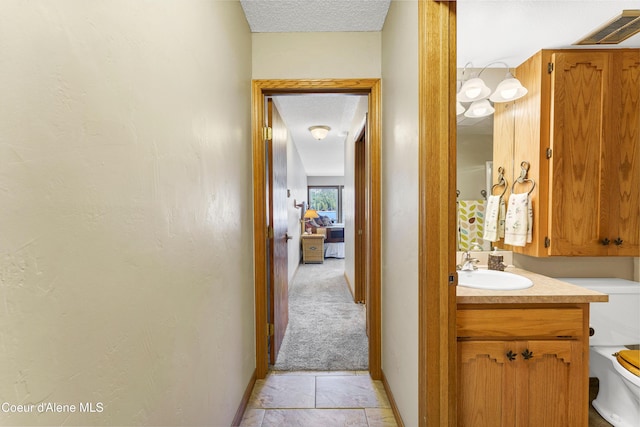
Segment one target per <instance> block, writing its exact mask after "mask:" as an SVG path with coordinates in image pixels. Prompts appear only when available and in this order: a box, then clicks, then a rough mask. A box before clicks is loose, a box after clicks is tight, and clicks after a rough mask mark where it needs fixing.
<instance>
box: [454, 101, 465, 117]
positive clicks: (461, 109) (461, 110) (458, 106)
mask: <svg viewBox="0 0 640 427" xmlns="http://www.w3.org/2000/svg"><path fill="white" fill-rule="evenodd" d="M464 110H465V108H464V106H463V105H462V104H460V101H457V102H456V116H459V115H460V114H462V113H464Z"/></svg>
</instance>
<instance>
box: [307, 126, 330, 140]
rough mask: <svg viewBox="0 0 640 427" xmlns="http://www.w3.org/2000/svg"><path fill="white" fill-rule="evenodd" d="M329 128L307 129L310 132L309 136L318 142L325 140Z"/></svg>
mask: <svg viewBox="0 0 640 427" xmlns="http://www.w3.org/2000/svg"><path fill="white" fill-rule="evenodd" d="M330 130H331V128H330V127H329V126H311V127H310V128H309V132H311V136H313V137H314V138H315V139H317V140H318V141H320V140H321V139H325V138H326V137H327V134H328V133H329V131H330Z"/></svg>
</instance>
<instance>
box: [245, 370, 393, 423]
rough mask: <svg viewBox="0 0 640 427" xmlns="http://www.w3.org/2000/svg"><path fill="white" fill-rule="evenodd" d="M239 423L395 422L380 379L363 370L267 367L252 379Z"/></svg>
mask: <svg viewBox="0 0 640 427" xmlns="http://www.w3.org/2000/svg"><path fill="white" fill-rule="evenodd" d="M240 426H241V427H270V426H278V427H293V426H301V427H302V426H304V427H316V426H317V427H339V426H350V427H351V426H353V427H396V426H397V424H396V422H395V419H394V417H393V412H392V410H391V405H390V404H389V399H388V398H387V394H386V393H385V391H384V387H383V385H382V382H381V381H373V380H372V379H371V377H369V372H367V371H347V372H308V371H305V372H283V371H271V372H270V373H269V375H267V378H265V379H264V380H258V381H256V385H255V387H254V388H253V392H252V394H251V398H250V399H249V404H248V406H247V410H246V411H245V414H244V418H243V419H242V423H241V424H240Z"/></svg>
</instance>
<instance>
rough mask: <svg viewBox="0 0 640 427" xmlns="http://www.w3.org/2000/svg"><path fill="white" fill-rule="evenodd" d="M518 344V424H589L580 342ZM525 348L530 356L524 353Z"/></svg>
mask: <svg viewBox="0 0 640 427" xmlns="http://www.w3.org/2000/svg"><path fill="white" fill-rule="evenodd" d="M516 344H517V350H514V351H517V353H518V355H517V365H516V366H517V373H516V392H517V410H516V414H517V415H516V419H517V420H516V424H515V425H517V426H518V427H539V426H545V427H566V426H586V425H587V424H588V412H587V402H586V399H583V396H586V394H584V387H588V385H587V378H586V375H585V372H584V370H583V360H582V344H581V343H580V342H579V341H576V340H554V341H552V340H549V341H545V340H541V341H537V340H536V341H520V342H516ZM525 352H528V354H529V357H528V358H526V357H525Z"/></svg>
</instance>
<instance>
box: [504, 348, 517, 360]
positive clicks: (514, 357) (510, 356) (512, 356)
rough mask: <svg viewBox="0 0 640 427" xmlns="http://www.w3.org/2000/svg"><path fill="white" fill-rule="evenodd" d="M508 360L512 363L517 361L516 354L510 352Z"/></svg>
mask: <svg viewBox="0 0 640 427" xmlns="http://www.w3.org/2000/svg"><path fill="white" fill-rule="evenodd" d="M506 356H507V359H509V360H510V361H514V360H516V356H517V354H515V353H514V352H513V351H511V350H509V351H508V352H507V354H506Z"/></svg>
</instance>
